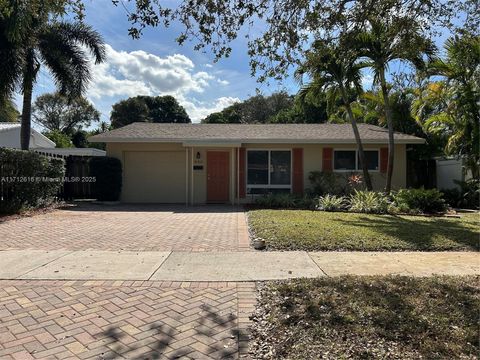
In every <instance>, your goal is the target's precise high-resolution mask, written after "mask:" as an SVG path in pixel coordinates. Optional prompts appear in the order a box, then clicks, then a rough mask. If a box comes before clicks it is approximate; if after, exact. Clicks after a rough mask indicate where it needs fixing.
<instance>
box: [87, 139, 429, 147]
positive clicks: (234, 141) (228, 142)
mask: <svg viewBox="0 0 480 360" xmlns="http://www.w3.org/2000/svg"><path fill="white" fill-rule="evenodd" d="M88 141H89V142H93V143H96V142H106V143H118V142H126V143H154V142H162V143H182V144H194V146H200V145H204V146H208V145H213V144H218V145H228V146H234V145H235V144H355V143H356V142H355V140H353V139H352V140H349V139H319V140H315V139H231V140H230V139H228V140H226V139H219V140H218V141H215V140H213V141H212V140H211V139H209V140H203V139H192V140H186V139H161V138H129V137H126V138H122V137H108V138H107V137H105V138H102V137H96V138H95V139H88ZM362 143H363V144H388V141H387V140H382V139H363V140H362ZM395 143H396V144H424V143H425V139H421V138H418V139H395ZM184 146H185V145H184ZM186 146H191V145H186Z"/></svg>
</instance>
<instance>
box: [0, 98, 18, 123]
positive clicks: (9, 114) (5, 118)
mask: <svg viewBox="0 0 480 360" xmlns="http://www.w3.org/2000/svg"><path fill="white" fill-rule="evenodd" d="M19 117H20V113H19V112H18V110H17V108H16V107H15V104H14V103H13V102H12V100H10V99H3V100H2V99H1V98H0V122H18V119H19Z"/></svg>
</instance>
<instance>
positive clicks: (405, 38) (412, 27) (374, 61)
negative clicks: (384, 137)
mask: <svg viewBox="0 0 480 360" xmlns="http://www.w3.org/2000/svg"><path fill="white" fill-rule="evenodd" d="M367 26H368V28H367V29H366V30H364V31H361V32H356V33H351V34H349V36H350V37H351V38H352V39H353V41H352V43H353V44H355V46H356V48H357V51H358V53H359V56H360V58H363V59H366V61H365V66H367V67H370V68H371V69H372V70H373V72H374V75H375V76H374V82H375V83H376V84H379V85H380V89H381V93H382V97H383V109H384V112H385V118H386V122H387V127H388V165H387V180H386V185H385V192H386V193H389V192H390V190H391V188H392V174H393V162H394V151H395V140H394V124H393V116H392V108H391V104H390V99H389V87H388V84H387V80H386V73H387V71H388V69H389V65H390V63H391V62H392V61H394V60H401V61H407V62H410V63H411V64H413V65H414V66H415V67H417V68H422V67H423V66H424V59H423V56H424V55H427V56H429V57H430V56H432V55H433V52H434V50H435V49H434V46H433V45H432V43H431V41H429V40H428V39H425V38H424V37H423V36H422V34H421V30H420V27H419V26H418V24H417V23H416V22H414V21H413V20H412V21H408V20H406V19H400V20H397V21H396V22H388V21H385V20H379V19H371V20H369V21H368V24H367Z"/></svg>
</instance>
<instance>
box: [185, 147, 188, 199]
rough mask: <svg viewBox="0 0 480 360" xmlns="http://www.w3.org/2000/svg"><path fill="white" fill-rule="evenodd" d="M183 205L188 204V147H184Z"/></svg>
mask: <svg viewBox="0 0 480 360" xmlns="http://www.w3.org/2000/svg"><path fill="white" fill-rule="evenodd" d="M185 206H188V147H185Z"/></svg>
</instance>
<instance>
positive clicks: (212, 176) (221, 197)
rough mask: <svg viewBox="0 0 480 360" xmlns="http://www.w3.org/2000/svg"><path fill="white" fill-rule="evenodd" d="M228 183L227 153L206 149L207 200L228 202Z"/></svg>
mask: <svg viewBox="0 0 480 360" xmlns="http://www.w3.org/2000/svg"><path fill="white" fill-rule="evenodd" d="M229 185H230V176H229V153H228V152H227V151H207V201H208V202H228V198H229Z"/></svg>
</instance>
